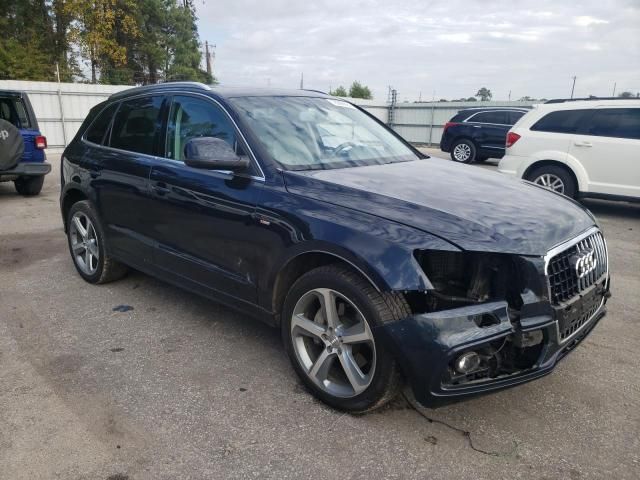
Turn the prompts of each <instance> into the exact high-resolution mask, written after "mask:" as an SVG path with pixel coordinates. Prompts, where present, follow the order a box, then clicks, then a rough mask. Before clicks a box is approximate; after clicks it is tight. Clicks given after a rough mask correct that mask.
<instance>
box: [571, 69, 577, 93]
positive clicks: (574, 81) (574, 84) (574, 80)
mask: <svg viewBox="0 0 640 480" xmlns="http://www.w3.org/2000/svg"><path fill="white" fill-rule="evenodd" d="M575 88H576V76H575V75H574V76H573V85H571V98H573V90H574V89H575Z"/></svg>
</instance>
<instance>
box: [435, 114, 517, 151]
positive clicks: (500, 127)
mask: <svg viewBox="0 0 640 480" xmlns="http://www.w3.org/2000/svg"><path fill="white" fill-rule="evenodd" d="M527 111H528V110H527V109H526V108H508V107H485V108H467V109H465V110H461V111H460V112H458V113H457V114H456V115H455V116H454V117H453V118H452V119H451V120H449V121H448V122H447V123H446V124H445V126H444V130H443V132H442V138H441V140H440V150H442V151H443V152H449V153H451V160H453V161H454V162H460V163H473V162H483V161H485V160H486V159H487V158H502V156H503V155H504V145H505V140H506V138H507V132H508V131H509V129H510V128H511V126H512V125H513V124H514V123H516V122H517V121H518V120H519V119H520V117H522V116H523V115H524V114H525V113H526V112H527Z"/></svg>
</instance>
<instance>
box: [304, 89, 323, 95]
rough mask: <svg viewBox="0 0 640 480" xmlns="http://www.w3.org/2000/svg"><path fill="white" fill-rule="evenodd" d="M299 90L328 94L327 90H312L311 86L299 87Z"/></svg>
mask: <svg viewBox="0 0 640 480" xmlns="http://www.w3.org/2000/svg"><path fill="white" fill-rule="evenodd" d="M300 90H302V91H303V92H314V93H321V94H323V95H329V94H328V93H327V92H323V91H322V90H314V89H313V88H301V89H300Z"/></svg>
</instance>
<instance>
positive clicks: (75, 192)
mask: <svg viewBox="0 0 640 480" xmlns="http://www.w3.org/2000/svg"><path fill="white" fill-rule="evenodd" d="M88 199H89V197H88V196H87V194H85V193H84V192H83V191H82V190H81V189H79V188H74V187H70V188H68V189H67V190H66V191H65V193H64V195H63V197H62V200H61V202H60V210H61V213H62V223H63V225H64V231H65V233H66V232H67V227H68V225H67V216H68V215H69V210H71V207H72V206H73V205H74V204H75V203H78V202H81V201H83V200H88Z"/></svg>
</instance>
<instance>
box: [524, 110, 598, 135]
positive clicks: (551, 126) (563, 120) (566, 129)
mask: <svg viewBox="0 0 640 480" xmlns="http://www.w3.org/2000/svg"><path fill="white" fill-rule="evenodd" d="M592 112H593V110H588V109H583V110H558V111H557V112H551V113H548V114H547V115H545V116H544V117H542V118H541V119H540V120H538V121H537V122H536V123H534V124H533V126H532V127H531V130H533V131H536V132H553V133H576V132H577V130H578V127H579V126H580V123H581V122H582V120H583V119H584V118H586V117H587V116H589V115H590V114H591V113H592Z"/></svg>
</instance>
